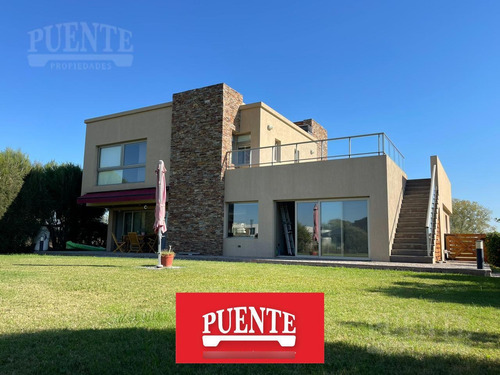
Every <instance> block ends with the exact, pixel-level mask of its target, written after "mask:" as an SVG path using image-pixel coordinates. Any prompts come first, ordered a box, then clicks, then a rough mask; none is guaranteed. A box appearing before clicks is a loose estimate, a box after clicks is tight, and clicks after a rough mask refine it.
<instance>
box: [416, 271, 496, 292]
mask: <svg viewBox="0 0 500 375" xmlns="http://www.w3.org/2000/svg"><path fill="white" fill-rule="evenodd" d="M411 277H412V278H414V279H427V280H443V281H457V282H463V283H476V284H479V285H489V286H496V287H497V288H498V289H500V280H499V279H496V278H494V277H484V276H471V275H459V274H445V273H419V274H414V275H412V276H411Z"/></svg>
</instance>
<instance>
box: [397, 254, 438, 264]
mask: <svg viewBox="0 0 500 375" xmlns="http://www.w3.org/2000/svg"><path fill="white" fill-rule="evenodd" d="M391 262H399V263H432V257H429V256H413V255H391Z"/></svg>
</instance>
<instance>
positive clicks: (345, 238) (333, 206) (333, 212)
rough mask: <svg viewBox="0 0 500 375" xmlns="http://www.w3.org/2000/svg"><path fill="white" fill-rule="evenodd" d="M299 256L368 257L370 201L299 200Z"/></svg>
mask: <svg viewBox="0 0 500 375" xmlns="http://www.w3.org/2000/svg"><path fill="white" fill-rule="evenodd" d="M296 212H297V226H296V228H297V229H296V231H297V255H317V256H324V257H346V258H367V257H368V201H367V200H366V199H360V200H344V201H317V202H297V210H296Z"/></svg>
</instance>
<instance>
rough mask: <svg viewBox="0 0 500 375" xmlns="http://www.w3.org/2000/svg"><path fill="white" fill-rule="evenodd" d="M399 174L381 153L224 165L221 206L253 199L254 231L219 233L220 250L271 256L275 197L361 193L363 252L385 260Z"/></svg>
mask: <svg viewBox="0 0 500 375" xmlns="http://www.w3.org/2000/svg"><path fill="white" fill-rule="evenodd" d="M389 174H390V178H391V182H390V183H389V184H388V175H389ZM405 178H406V175H405V174H404V172H403V171H402V170H401V169H399V168H398V167H397V166H395V164H394V163H393V162H392V160H390V159H389V158H388V157H387V156H374V157H367V158H356V159H343V160H329V161H323V162H317V163H299V164H293V165H279V166H274V167H269V168H246V169H235V170H230V171H228V172H227V173H226V185H225V202H226V210H227V203H233V202H258V203H259V220H258V225H259V236H258V238H253V237H248V238H241V237H231V238H229V237H227V233H225V234H224V255H227V256H252V257H273V256H274V255H275V247H276V242H277V241H276V232H277V228H276V223H277V215H278V212H277V207H276V202H277V201H287V200H289V201H300V200H313V199H318V200H328V199H348V198H367V199H368V207H369V208H368V210H369V211H368V215H369V216H368V228H369V229H368V233H369V257H370V259H373V260H379V261H389V259H390V258H389V257H390V252H389V249H390V245H391V240H390V237H391V232H392V229H393V226H394V225H395V224H396V223H395V219H394V218H395V215H397V210H394V207H396V206H397V205H398V203H397V202H398V200H399V194H400V189H401V184H402V183H403V181H404V179H405ZM393 180H394V182H393ZM395 181H399V182H395ZM389 207H390V208H391V212H390V213H389ZM392 211H395V212H392ZM225 222H226V223H227V212H226V221H225ZM226 231H227V228H226Z"/></svg>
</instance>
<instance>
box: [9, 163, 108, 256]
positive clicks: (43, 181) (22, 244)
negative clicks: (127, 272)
mask: <svg viewBox="0 0 500 375" xmlns="http://www.w3.org/2000/svg"><path fill="white" fill-rule="evenodd" d="M81 183H82V170H81V168H80V167H79V166H77V165H73V164H61V165H58V164H56V163H54V162H51V163H48V164H46V165H45V166H42V165H41V164H35V165H33V166H32V167H31V170H30V172H29V174H28V175H26V177H25V178H24V183H23V184H22V188H21V189H20V190H19V193H18V194H17V196H16V198H15V199H14V201H13V202H12V204H11V205H10V206H9V208H8V209H7V211H6V212H5V215H4V216H3V217H2V218H1V220H0V252H16V251H26V250H29V249H32V246H33V238H34V237H35V236H36V234H37V232H38V231H39V230H40V227H41V226H46V227H47V228H48V229H49V231H50V237H51V246H52V248H53V249H56V250H60V249H64V248H65V245H66V241H68V240H71V241H75V242H80V243H84V244H90V245H99V246H101V245H103V244H104V241H105V238H106V227H107V226H106V224H104V223H102V222H101V218H102V215H103V213H104V209H102V208H95V207H85V206H82V205H78V204H77V202H76V200H77V198H78V196H79V195H80V188H81Z"/></svg>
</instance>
